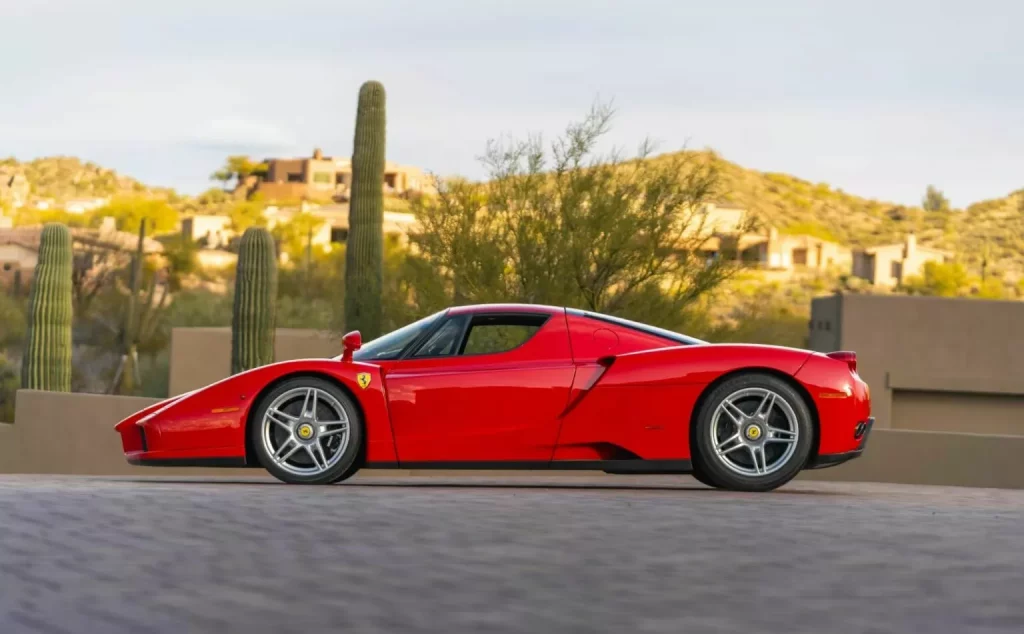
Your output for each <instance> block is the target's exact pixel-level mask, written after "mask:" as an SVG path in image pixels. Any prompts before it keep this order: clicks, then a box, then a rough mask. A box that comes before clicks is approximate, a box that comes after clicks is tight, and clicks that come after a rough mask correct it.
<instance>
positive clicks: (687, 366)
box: [115, 304, 870, 464]
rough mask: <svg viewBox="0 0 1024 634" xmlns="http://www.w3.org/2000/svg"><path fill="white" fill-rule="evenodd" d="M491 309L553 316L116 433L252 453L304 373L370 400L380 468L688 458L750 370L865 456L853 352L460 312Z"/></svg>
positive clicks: (233, 396)
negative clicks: (722, 398)
mask: <svg viewBox="0 0 1024 634" xmlns="http://www.w3.org/2000/svg"><path fill="white" fill-rule="evenodd" d="M481 312H487V313H510V312H511V313H521V312H530V313H542V314H546V315H550V318H549V319H548V320H547V321H546V322H545V324H544V326H543V327H541V328H540V330H538V332H537V333H535V334H534V336H533V337H531V338H530V339H529V340H527V341H526V342H525V343H524V344H523V345H521V346H519V347H518V348H515V349H513V350H510V351H507V352H504V353H499V354H485V355H470V356H448V357H438V358H428V359H404V360H390V361H380V362H377V363H361V362H352V361H350V360H347V359H346V358H344V357H343V358H342V359H340V360H339V359H308V360H301V361H288V362H282V363H275V364H272V365H268V366H264V367H261V368H257V369H254V370H250V371H248V372H244V373H241V374H238V375H236V376H233V377H230V378H227V379H224V380H222V381H219V382H217V383H214V384H213V385H210V386H208V387H206V388H203V389H201V390H197V391H195V392H192V393H189V394H186V395H183V396H180V397H176V398H171V399H167V400H166V401H163V402H161V403H158V404H156V405H153V406H151V407H148V408H146V409H144V410H142V411H140V412H138V413H136V414H134V415H133V416H131V417H129V418H127V419H125V420H123V421H121V422H120V423H118V424H117V425H116V427H115V429H116V430H117V431H118V432H119V433H120V434H121V437H122V443H123V446H124V451H125V452H126V454H127V455H129V456H131V457H142V458H145V459H156V458H161V457H163V458H172V457H173V458H179V459H188V458H201V457H202V458H211V457H219V458H231V457H239V456H245V434H246V425H247V424H248V418H249V413H250V411H251V409H252V407H253V406H254V404H255V402H256V401H257V400H258V398H259V395H260V394H261V393H263V392H265V391H266V390H267V389H268V387H269V386H271V385H272V384H273V383H275V382H276V381H278V380H281V379H283V378H286V377H290V376H294V375H298V374H315V375H320V376H323V377H326V378H328V379H331V380H334V381H336V382H338V383H339V384H340V385H342V386H344V387H345V389H347V390H348V392H349V393H350V394H351V395H352V396H353V398H354V399H355V400H356V401H357V402H358V403H359V406H360V407H361V409H362V411H363V415H364V420H365V421H366V435H367V443H368V444H367V451H366V456H367V462H368V463H370V464H373V463H396V462H397V463H400V464H401V463H403V462H404V463H413V462H431V461H444V462H448V461H534V462H536V461H541V462H543V461H548V460H552V459H553V460H610V459H626V458H642V459H659V460H672V459H688V458H690V442H689V424H690V420H691V417H692V412H693V408H694V407H695V405H696V404H697V402H698V400H699V399H700V397H701V395H702V394H703V393H704V392H705V391H706V390H707V389H708V387H709V385H711V384H712V383H713V382H715V381H716V380H718V379H720V378H722V377H723V376H725V375H726V374H729V373H732V372H735V371H739V370H745V369H755V370H762V371H771V372H774V373H776V374H778V375H781V376H785V377H790V378H791V380H794V381H795V382H797V383H798V384H799V385H800V387H801V388H802V389H803V390H804V391H805V392H806V393H807V394H808V395H809V396H810V398H811V400H812V402H813V404H814V407H815V409H816V411H817V413H818V417H819V419H820V434H819V437H820V441H819V445H820V446H819V449H818V451H819V453H820V454H823V455H824V454H832V453H843V452H847V451H851V450H854V449H856V448H857V441H855V440H854V438H853V429H854V427H855V426H856V424H857V423H858V422H859V421H862V420H865V419H866V418H867V417H868V416H869V415H870V398H869V396H868V392H867V386H866V385H865V384H864V382H863V381H861V380H860V378H859V377H858V376H857V375H856V372H854V371H853V370H852V369H851V368H853V367H855V366H854V365H851V359H850V358H849V357H847V356H842V355H840V356H838V357H836V356H835V355H832V356H833V357H834V358H829V357H828V356H825V355H821V354H814V353H811V352H809V351H806V350H794V349H789V348H778V347H772V346H755V345H679V344H678V343H675V342H673V341H670V340H667V339H664V338H662V337H660V336H657V335H654V334H650V333H646V332H641V331H637V330H635V329H633V328H629V327H626V326H622V325H619V324H614V323H609V322H605V321H603V320H597V319H592V318H590V317H586V316H582V315H578V314H570V313H567V312H566V311H565V310H564V309H561V308H556V307H550V306H533V305H517V304H511V305H505V304H497V305H488V306H462V307H457V308H453V309H451V310H450V311H449V316H454V315H462V314H467V313H481ZM356 337H357V335H352V334H350V335H347V336H346V337H345V339H346V350H347V349H349V347H350V346H351V348H352V349H355V348H356V347H358V346H359V345H360V342H359V341H356ZM346 356H347V355H346ZM852 362H853V363H854V364H855V363H856V357H855V356H854V357H853V359H852ZM360 372H368V373H370V375H371V381H370V384H369V385H368V386H367V387H366V388H365V389H364V388H361V387H359V385H358V383H357V382H356V374H358V373H360ZM823 395H824V396H823ZM234 408H238V409H234ZM232 410H233V411H232ZM140 429H141V430H142V431H144V433H145V440H146V448H147V451H145V452H143V447H142V435H141V434H140V433H139V430H140Z"/></svg>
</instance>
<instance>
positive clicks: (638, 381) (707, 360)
mask: <svg viewBox="0 0 1024 634" xmlns="http://www.w3.org/2000/svg"><path fill="white" fill-rule="evenodd" d="M812 354H813V353H811V352H809V351H806V350H795V349H792V348H778V347H772V346H754V345H732V344H729V345H716V344H708V345H695V346H675V347H671V348H660V349H657V350H649V351H644V352H636V353H631V354H625V355H622V356H619V357H616V358H615V360H614V362H613V363H612V365H611V367H609V368H608V370H607V371H606V372H605V373H604V374H603V376H601V378H600V379H599V380H598V381H597V383H596V384H595V386H594V387H593V388H591V390H590V392H589V393H588V394H586V395H585V396H584V397H583V398H582V399H581V400H580V402H579V404H578V405H577V406H576V407H575V408H573V409H572V410H570V411H569V412H568V413H567V414H566V416H565V417H564V418H563V421H562V428H561V432H560V434H559V441H558V447H557V449H556V452H555V459H566V460H594V459H607V458H609V457H614V456H609V455H607V454H608V452H609V447H618V448H620V449H624V450H626V451H627V452H629V453H631V454H634V455H636V456H639V457H641V458H645V459H648V460H670V459H688V458H689V457H690V438H689V426H690V417H691V413H692V411H693V408H694V407H695V405H696V404H697V401H698V399H699V398H700V396H701V394H702V393H703V392H704V390H705V389H706V388H707V386H708V385H709V384H711V383H712V382H714V381H715V380H717V379H719V378H721V377H723V376H724V375H726V374H729V373H731V372H736V371H739V370H744V369H767V370H771V371H774V372H778V373H782V374H785V375H788V376H791V377H792V376H793V375H795V374H796V373H797V372H798V371H799V370H800V368H801V366H802V365H803V364H804V363H805V362H806V361H807V359H808V358H809V357H810V356H811V355H812Z"/></svg>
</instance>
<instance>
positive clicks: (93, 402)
mask: <svg viewBox="0 0 1024 634" xmlns="http://www.w3.org/2000/svg"><path fill="white" fill-rule="evenodd" d="M153 402H154V401H153V399H145V398H135V397H125V396H106V395H98V394H58V393H52V392H36V391H32V390H21V391H19V392H18V401H17V412H16V417H15V421H16V422H15V423H14V424H13V425H10V424H0V473H50V474H73V475H129V476H131V475H135V476H152V475H180V476H185V475H193V476H233V477H239V476H244V477H265V476H266V474H265V472H264V471H263V470H262V469H184V468H170V469H167V468H154V467H133V466H131V465H129V464H128V463H126V462H125V460H124V456H123V454H122V451H121V442H120V438H119V436H118V435H117V434H116V433H115V432H114V429H113V427H114V424H115V423H117V421H119V420H121V419H122V418H124V417H126V416H128V415H130V414H132V413H134V412H136V411H138V410H140V409H142V408H143V407H145V406H147V405H149V404H151V403H153ZM1021 456H1024V437H1022V436H994V435H975V434H949V433H935V432H916V431H898V430H878V431H875V432H873V433H872V436H871V438H870V440H869V445H868V450H867V451H866V452H865V453H864V455H863V456H862V457H861V458H858V459H857V460H854V461H852V462H849V463H847V464H844V465H840V466H838V467H833V468H831V469H821V470H817V471H808V472H805V473H803V474H801V475H800V476H799V477H800V479H804V480H832V481H869V482H896V483H905V484H937V485H953V486H978V487H1003V488H1024V460H1021ZM480 473H488V474H492V475H493V474H500V475H501V476H502V477H515V476H519V475H536V474H537V473H539V472H536V471H501V472H465V471H458V472H455V471H445V472H439V471H416V472H413V471H408V470H405V471H396V470H388V471H378V470H366V471H364V472H363V473H362V474H361V475H362V477H379V476H393V475H411V474H416V475H427V476H429V475H453V474H461V475H470V474H474V475H475V474H480ZM548 473H550V472H548ZM559 473H560V474H564V475H566V476H570V475H594V473H593V472H574V471H566V472H559ZM608 478H609V484H614V482H615V476H608Z"/></svg>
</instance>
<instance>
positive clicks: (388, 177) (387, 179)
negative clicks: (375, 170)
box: [384, 174, 397, 187]
mask: <svg viewBox="0 0 1024 634" xmlns="http://www.w3.org/2000/svg"><path fill="white" fill-rule="evenodd" d="M396 177H397V174H385V175H384V184H385V185H387V186H388V187H394V186H395V182H396Z"/></svg>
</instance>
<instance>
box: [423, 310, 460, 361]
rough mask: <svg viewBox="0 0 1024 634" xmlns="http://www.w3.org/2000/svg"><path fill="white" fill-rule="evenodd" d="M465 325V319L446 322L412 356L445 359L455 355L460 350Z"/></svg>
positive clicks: (452, 319) (457, 318) (455, 318)
mask: <svg viewBox="0 0 1024 634" xmlns="http://www.w3.org/2000/svg"><path fill="white" fill-rule="evenodd" d="M465 325H466V318H465V317H452V318H451V319H449V320H448V321H446V322H444V324H443V325H442V326H441V327H440V328H438V329H437V331H436V332H435V333H434V334H432V335H430V337H429V338H428V339H427V340H426V341H424V342H423V345H421V346H420V347H419V348H417V350H416V352H415V353H413V355H412V356H414V357H445V356H448V355H451V354H455V352H456V351H457V350H458V349H459V342H460V341H462V331H463V330H464V329H465Z"/></svg>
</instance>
